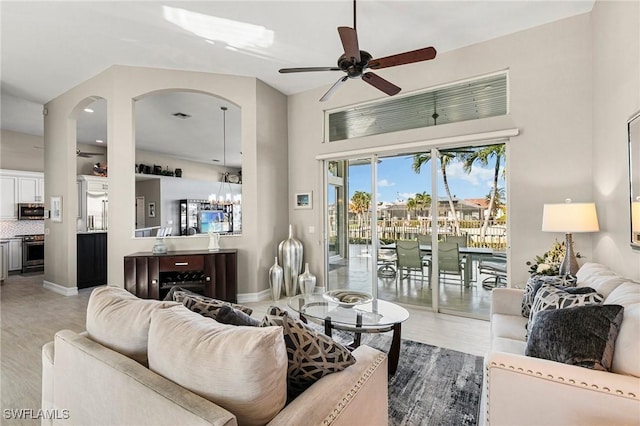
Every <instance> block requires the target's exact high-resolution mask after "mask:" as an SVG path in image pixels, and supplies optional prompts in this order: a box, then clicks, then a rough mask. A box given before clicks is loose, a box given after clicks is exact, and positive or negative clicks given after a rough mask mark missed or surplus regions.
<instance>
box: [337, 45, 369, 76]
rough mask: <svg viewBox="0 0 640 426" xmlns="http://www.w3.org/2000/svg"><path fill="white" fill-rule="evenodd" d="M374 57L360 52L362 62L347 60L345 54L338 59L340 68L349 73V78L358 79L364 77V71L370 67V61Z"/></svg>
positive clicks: (363, 51) (365, 52) (362, 51)
mask: <svg viewBox="0 0 640 426" xmlns="http://www.w3.org/2000/svg"><path fill="white" fill-rule="evenodd" d="M371 58H372V56H371V54H370V53H369V52H367V51H365V50H361V51H360V62H357V63H354V62H353V61H352V59H353V58H347V56H346V55H345V54H342V55H340V57H339V58H338V67H340V69H341V70H342V71H344V72H346V73H347V76H348V77H349V78H358V77H361V76H362V73H363V71H364V70H365V69H366V68H367V66H368V65H369V61H370V60H371Z"/></svg>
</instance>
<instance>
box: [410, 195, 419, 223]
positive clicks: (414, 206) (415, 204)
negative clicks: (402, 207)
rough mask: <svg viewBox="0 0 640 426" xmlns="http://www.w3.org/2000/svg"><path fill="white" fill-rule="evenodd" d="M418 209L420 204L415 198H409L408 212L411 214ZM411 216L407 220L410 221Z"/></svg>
mask: <svg viewBox="0 0 640 426" xmlns="http://www.w3.org/2000/svg"><path fill="white" fill-rule="evenodd" d="M417 208H418V202H417V201H416V199H415V198H413V197H409V198H408V199H407V211H408V212H409V213H411V212H412V211H414V210H416V209H417ZM409 218H410V216H408V217H407V219H409Z"/></svg>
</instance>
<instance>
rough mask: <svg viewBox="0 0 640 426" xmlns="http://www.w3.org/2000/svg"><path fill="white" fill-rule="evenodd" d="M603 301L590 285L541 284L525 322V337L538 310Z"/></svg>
mask: <svg viewBox="0 0 640 426" xmlns="http://www.w3.org/2000/svg"><path fill="white" fill-rule="evenodd" d="M603 301H604V297H602V296H601V295H600V294H598V293H597V292H596V291H595V290H594V289H592V288H591V287H560V286H554V285H551V284H543V285H542V286H541V287H540V290H538V292H537V293H536V297H535V299H534V300H533V305H532V306H531V314H530V315H529V322H528V323H527V339H528V338H529V332H530V331H531V329H532V327H533V324H534V322H535V321H536V314H537V313H538V312H540V311H547V310H550V309H563V308H570V307H572V306H585V305H599V304H602V302H603Z"/></svg>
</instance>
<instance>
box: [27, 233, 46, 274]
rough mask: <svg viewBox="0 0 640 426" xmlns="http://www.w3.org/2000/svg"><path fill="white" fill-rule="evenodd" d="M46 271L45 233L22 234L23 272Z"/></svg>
mask: <svg viewBox="0 0 640 426" xmlns="http://www.w3.org/2000/svg"><path fill="white" fill-rule="evenodd" d="M38 271H44V235H41V234H36V235H22V273H26V272H38Z"/></svg>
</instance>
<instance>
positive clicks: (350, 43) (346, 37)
mask: <svg viewBox="0 0 640 426" xmlns="http://www.w3.org/2000/svg"><path fill="white" fill-rule="evenodd" d="M338 34H340V41H342V47H343V48H344V55H345V56H346V57H347V58H354V62H355V63H358V62H360V47H359V46H358V33H357V32H356V30H354V29H353V28H350V27H338Z"/></svg>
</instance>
